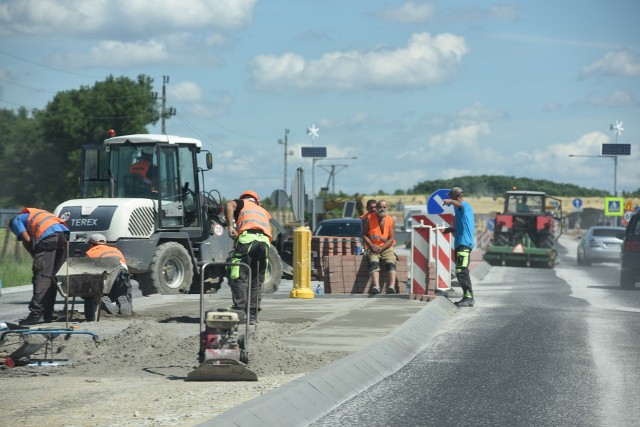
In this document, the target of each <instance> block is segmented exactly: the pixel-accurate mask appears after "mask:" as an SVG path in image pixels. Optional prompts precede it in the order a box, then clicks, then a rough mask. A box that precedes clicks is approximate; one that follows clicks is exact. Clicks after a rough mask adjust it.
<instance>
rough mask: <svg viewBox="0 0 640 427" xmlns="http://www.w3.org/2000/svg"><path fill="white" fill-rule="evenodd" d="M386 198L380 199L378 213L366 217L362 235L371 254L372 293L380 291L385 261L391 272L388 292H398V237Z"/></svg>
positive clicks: (377, 206)
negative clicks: (381, 266)
mask: <svg viewBox="0 0 640 427" xmlns="http://www.w3.org/2000/svg"><path fill="white" fill-rule="evenodd" d="M388 208H389V207H388V205H387V201H386V200H379V201H378V203H377V204H376V214H375V215H373V214H370V215H369V216H368V217H366V218H365V219H364V224H363V227H362V237H363V238H364V242H365V246H366V247H367V248H368V249H367V254H368V255H369V275H370V276H371V281H372V282H373V283H372V286H371V290H370V292H371V293H372V294H374V295H375V294H379V293H380V264H381V263H384V264H385V266H386V268H387V271H388V272H389V282H388V286H387V294H395V293H396V288H395V285H396V261H397V260H398V257H397V256H396V253H395V252H394V250H393V245H394V244H395V242H396V241H395V238H396V225H395V220H394V219H393V217H392V216H391V215H387V209H388Z"/></svg>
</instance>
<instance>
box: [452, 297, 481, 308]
mask: <svg viewBox="0 0 640 427" xmlns="http://www.w3.org/2000/svg"><path fill="white" fill-rule="evenodd" d="M475 303H476V300H474V299H473V298H467V297H464V298H462V299H461V300H460V301H458V302H454V304H455V305H456V306H457V307H473V304H475Z"/></svg>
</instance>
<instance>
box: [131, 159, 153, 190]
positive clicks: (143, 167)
mask: <svg viewBox="0 0 640 427" xmlns="http://www.w3.org/2000/svg"><path fill="white" fill-rule="evenodd" d="M149 169H151V162H150V161H148V160H140V161H139V162H137V163H134V164H132V165H131V166H129V173H132V174H136V175H140V176H141V177H142V179H143V180H144V182H146V183H147V184H149V185H151V180H150V179H149V178H148V177H147V173H148V172H149Z"/></svg>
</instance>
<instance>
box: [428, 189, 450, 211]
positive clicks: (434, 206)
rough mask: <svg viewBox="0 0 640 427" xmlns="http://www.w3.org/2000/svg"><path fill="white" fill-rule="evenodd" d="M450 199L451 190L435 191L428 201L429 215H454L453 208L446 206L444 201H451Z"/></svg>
mask: <svg viewBox="0 0 640 427" xmlns="http://www.w3.org/2000/svg"><path fill="white" fill-rule="evenodd" d="M450 198H451V197H449V189H448V188H443V189H441V190H437V191H435V192H434V193H433V194H432V195H431V197H429V200H427V213H429V214H432V215H441V214H452V215H453V214H454V211H453V206H452V205H449V206H444V203H443V201H444V199H450Z"/></svg>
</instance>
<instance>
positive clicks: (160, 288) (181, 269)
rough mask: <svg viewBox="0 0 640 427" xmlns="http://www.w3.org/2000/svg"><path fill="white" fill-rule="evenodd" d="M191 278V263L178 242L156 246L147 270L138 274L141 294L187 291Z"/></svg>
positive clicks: (185, 251)
mask: <svg viewBox="0 0 640 427" xmlns="http://www.w3.org/2000/svg"><path fill="white" fill-rule="evenodd" d="M192 280H193V263H192V262H191V257H190V256H189V253H188V252H187V250H186V249H185V248H184V246H182V245H181V244H180V243H177V242H166V243H163V244H161V245H159V246H158V247H157V248H156V251H155V253H154V254H153V257H152V258H151V264H150V265H149V271H148V272H146V273H143V274H140V275H138V282H139V283H140V289H141V290H142V293H143V295H150V294H154V293H161V294H163V295H174V294H178V293H183V292H188V291H189V288H190V287H191V282H192Z"/></svg>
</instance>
